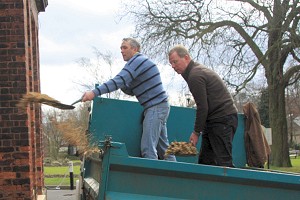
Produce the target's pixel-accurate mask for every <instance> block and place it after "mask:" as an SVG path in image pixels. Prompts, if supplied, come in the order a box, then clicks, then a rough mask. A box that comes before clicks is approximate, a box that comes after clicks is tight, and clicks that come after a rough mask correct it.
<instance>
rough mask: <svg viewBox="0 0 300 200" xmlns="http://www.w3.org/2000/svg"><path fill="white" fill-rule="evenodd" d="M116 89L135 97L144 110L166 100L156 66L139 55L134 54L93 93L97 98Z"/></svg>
mask: <svg viewBox="0 0 300 200" xmlns="http://www.w3.org/2000/svg"><path fill="white" fill-rule="evenodd" d="M118 89H122V91H123V92H125V93H126V94H129V95H135V96H136V98H137V99H138V101H139V103H140V104H141V105H142V106H143V107H144V108H145V109H147V108H149V107H151V106H154V105H157V104H159V103H161V102H164V101H167V99H168V96H167V94H166V91H165V90H164V88H163V85H162V81H161V77H160V73H159V70H158V68H157V66H156V64H154V63H153V62H152V61H151V60H150V59H149V58H147V57H146V56H145V55H143V54H141V53H137V54H135V55H134V56H133V57H132V58H131V59H130V60H128V62H127V63H126V65H125V66H124V68H123V69H122V70H121V71H120V72H119V73H118V74H117V75H116V76H115V77H114V78H113V79H110V80H109V81H107V82H105V83H103V84H102V85H100V86H98V87H97V88H96V89H94V90H93V92H94V93H95V95H96V96H99V95H102V94H105V93H110V92H113V91H115V90H118Z"/></svg>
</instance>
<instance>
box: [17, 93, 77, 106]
mask: <svg viewBox="0 0 300 200" xmlns="http://www.w3.org/2000/svg"><path fill="white" fill-rule="evenodd" d="M28 103H42V104H45V105H48V106H52V107H55V108H59V109H64V110H68V109H74V108H75V107H74V106H71V105H67V104H63V103H61V102H59V101H57V100H55V99H53V98H52V97H49V96H48V95H46V94H41V93H38V92H29V93H27V94H24V95H23V97H22V98H21V99H20V101H19V102H18V104H17V106H18V107H19V108H20V109H21V110H26V107H27V105H28Z"/></svg>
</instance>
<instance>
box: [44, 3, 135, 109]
mask: <svg viewBox="0 0 300 200" xmlns="http://www.w3.org/2000/svg"><path fill="white" fill-rule="evenodd" d="M120 1H121V0H113V1H110V2H109V4H108V3H103V2H102V1H99V0H84V1H83V0H49V1H48V2H49V4H48V6H47V8H46V11H45V12H42V13H40V14H39V45H40V69H41V92H42V93H44V94H47V95H49V96H51V97H53V98H55V99H57V100H59V101H61V102H63V103H72V102H73V101H74V100H76V99H77V98H79V97H80V96H81V95H82V94H81V93H80V92H79V91H78V88H77V87H78V85H77V86H76V85H74V83H73V82H74V81H75V80H77V79H78V78H80V76H82V75H83V73H84V72H83V71H82V69H81V68H80V67H79V64H77V63H76V61H77V60H79V59H80V58H81V57H88V58H92V57H93V56H94V55H93V47H96V48H98V49H99V50H100V51H103V52H107V51H110V52H112V53H114V54H115V55H116V57H117V58H119V59H122V57H121V54H120V49H119V46H120V43H121V41H122V38H123V37H127V36H129V35H130V33H131V32H132V30H133V26H132V25H130V24H129V23H128V22H125V21H121V22H120V20H118V17H117V11H118V9H119V5H120ZM94 57H95V56H94Z"/></svg>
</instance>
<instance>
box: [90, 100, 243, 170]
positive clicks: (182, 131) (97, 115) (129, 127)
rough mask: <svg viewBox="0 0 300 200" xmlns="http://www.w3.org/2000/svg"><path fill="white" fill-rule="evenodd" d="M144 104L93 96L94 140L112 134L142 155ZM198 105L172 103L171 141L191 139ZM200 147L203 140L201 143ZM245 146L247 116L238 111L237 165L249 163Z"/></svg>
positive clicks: (131, 152) (183, 159) (133, 153)
mask: <svg viewBox="0 0 300 200" xmlns="http://www.w3.org/2000/svg"><path fill="white" fill-rule="evenodd" d="M142 115H143V108H142V106H140V104H139V103H138V102H133V101H124V100H116V99H107V98H101V97H96V98H95V99H94V100H93V106H92V114H91V119H90V132H92V135H93V137H94V139H95V141H100V140H104V138H105V135H111V136H112V140H113V141H117V142H121V143H125V144H126V148H127V150H128V154H129V155H130V156H134V157H140V156H141V155H140V140H141V134H142ZM194 120H195V109H193V108H185V107H177V106H171V109H170V115H169V119H168V122H167V127H168V136H169V141H170V142H172V141H188V140H189V136H190V134H191V132H192V130H193V127H194ZM197 147H198V149H199V148H200V142H199V143H198V146H197ZM245 155H246V154H245V148H244V117H243V115H242V114H239V126H238V129H237V131H236V134H235V137H234V141H233V160H234V163H235V165H236V167H244V166H245V164H246V156H245ZM177 160H178V161H181V162H189V163H196V162H197V157H196V156H194V157H177Z"/></svg>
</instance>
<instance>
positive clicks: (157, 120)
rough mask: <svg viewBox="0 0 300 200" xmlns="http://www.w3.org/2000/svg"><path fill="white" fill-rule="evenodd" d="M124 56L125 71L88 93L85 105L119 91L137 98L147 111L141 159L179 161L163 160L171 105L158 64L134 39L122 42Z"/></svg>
mask: <svg viewBox="0 0 300 200" xmlns="http://www.w3.org/2000/svg"><path fill="white" fill-rule="evenodd" d="M121 54H122V56H123V59H124V61H127V63H126V64H125V66H124V67H123V69H122V70H121V71H120V72H119V73H118V74H117V75H116V76H115V77H114V78H113V79H110V80H109V81H107V82H105V83H103V84H102V85H100V86H98V87H97V88H96V89H94V90H91V91H87V92H85V93H84V95H83V97H82V101H83V102H85V101H90V100H92V99H93V98H94V97H95V96H100V95H102V94H105V93H110V92H113V91H115V90H118V89H121V90H122V91H123V92H124V93H126V94H128V95H134V96H136V98H137V99H138V101H139V103H140V104H141V105H142V106H143V107H144V120H143V134H142V139H141V154H142V157H144V158H149V159H158V158H160V159H167V160H172V161H176V158H175V156H169V157H167V158H164V154H165V151H166V149H167V148H168V146H169V141H168V137H167V125H166V123H167V119H168V116H169V111H170V105H169V103H168V96H167V94H166V91H165V90H164V88H163V85H162V81H161V76H160V73H159V70H158V68H157V66H156V64H155V63H153V62H152V61H151V60H150V59H149V58H147V57H146V56H145V55H143V54H141V53H140V44H139V42H138V41H137V40H135V39H133V38H124V39H123V41H122V44H121Z"/></svg>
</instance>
